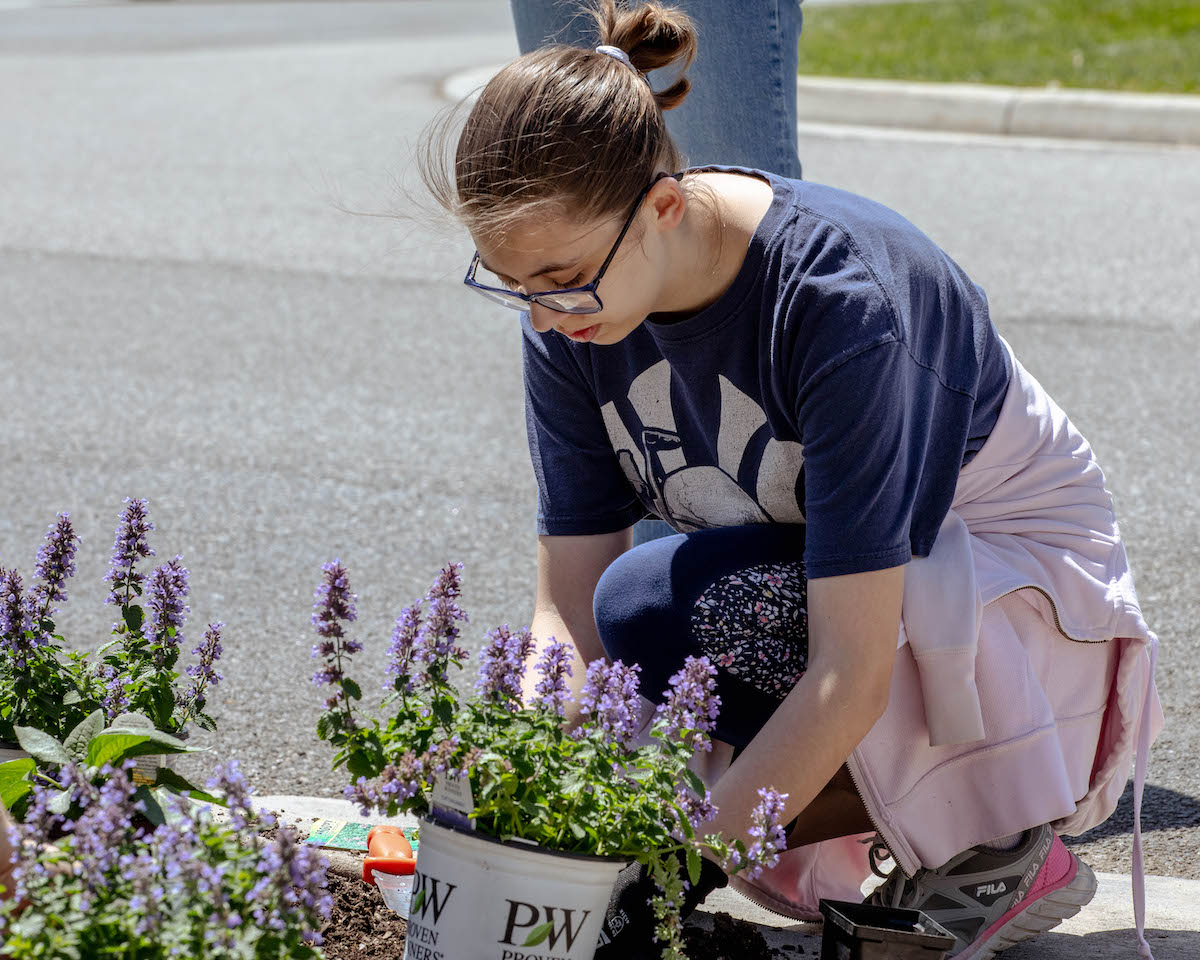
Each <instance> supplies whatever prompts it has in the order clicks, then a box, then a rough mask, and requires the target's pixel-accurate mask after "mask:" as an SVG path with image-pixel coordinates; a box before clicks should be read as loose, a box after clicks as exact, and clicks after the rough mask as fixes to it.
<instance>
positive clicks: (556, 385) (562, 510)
mask: <svg viewBox="0 0 1200 960" xmlns="http://www.w3.org/2000/svg"><path fill="white" fill-rule="evenodd" d="M521 328H522V333H523V335H524V343H523V357H524V360H523V365H524V378H525V428H526V432H527V434H528V438H529V456H530V459H531V460H532V462H533V472H534V475H535V476H536V477H537V485H538V513H537V531H538V534H539V535H550V536H571V535H581V534H596V533H612V532H614V531H617V530H624V529H625V528H626V527H629V526H632V525H633V524H634V523H636V522H637V521H638V520H639V519H640V518H641V517H642V516H644V515H645V512H646V511H645V509H644V508H643V507H642V505H641V503H640V501H639V500H638V498H637V495H636V494H635V493H634V491H633V487H631V486H630V484H629V481H628V480H627V479H626V477H625V474H624V473H623V472H622V470H621V467H620V464H619V463H618V461H617V456H616V454H615V452H614V451H613V448H612V444H611V442H610V441H609V438H608V432H607V430H606V429H605V427H604V420H603V417H602V415H601V413H600V409H599V404H598V403H597V400H596V396H595V393H594V391H593V389H592V388H591V386H590V385H589V384H588V383H587V380H586V378H585V376H584V374H583V371H582V370H581V369H580V368H579V365H578V363H577V362H576V360H575V358H574V357H573V356H572V355H571V354H570V353H569V352H568V351H567V349H566V343H565V342H562V343H559V342H558V341H561V340H562V337H561V336H560V335H559V334H557V333H550V334H547V335H543V334H540V333H538V332H537V331H536V330H534V329H533V327H532V326H531V325H530V323H529V317H528V315H527V314H526V315H523V316H522V324H521Z"/></svg>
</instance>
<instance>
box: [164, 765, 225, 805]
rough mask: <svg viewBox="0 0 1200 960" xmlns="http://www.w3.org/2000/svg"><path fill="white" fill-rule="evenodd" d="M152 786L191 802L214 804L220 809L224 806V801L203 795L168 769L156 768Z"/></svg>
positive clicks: (202, 792) (198, 789)
mask: <svg viewBox="0 0 1200 960" xmlns="http://www.w3.org/2000/svg"><path fill="white" fill-rule="evenodd" d="M154 786H156V787H165V788H166V789H168V790H170V791H172V792H174V793H181V794H183V795H184V796H185V797H190V798H191V799H192V800H199V801H200V802H201V803H216V804H219V805H220V806H222V807H223V806H225V801H224V800H220V799H218V798H217V797H214V796H212V795H211V794H208V793H205V792H204V791H203V790H201V789H200V788H199V787H197V786H196V785H195V784H194V783H192V782H191V781H190V780H188V779H187V778H186V777H182V776H180V775H179V774H178V773H176V772H175V771H174V770H172V769H171V768H170V767H159V768H158V773H157V775H156V776H155V778H154Z"/></svg>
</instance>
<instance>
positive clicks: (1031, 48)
mask: <svg viewBox="0 0 1200 960" xmlns="http://www.w3.org/2000/svg"><path fill="white" fill-rule="evenodd" d="M800 72H801V73H806V74H823V75H830V76H842V77H875V78H880V79H889V80H929V81H940V82H965V83H998V84H1011V85H1015V86H1045V85H1047V84H1050V85H1055V84H1057V85H1061V86H1064V87H1093V88H1097V89H1102V90H1134V91H1143V92H1161V93H1200V0H938V2H932V3H889V4H884V5H880V6H873V5H869V6H850V7H826V6H813V7H809V6H806V7H805V8H804V30H803V33H802V34H801V39H800Z"/></svg>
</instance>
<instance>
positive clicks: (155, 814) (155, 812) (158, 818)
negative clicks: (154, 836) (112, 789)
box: [133, 784, 167, 827]
mask: <svg viewBox="0 0 1200 960" xmlns="http://www.w3.org/2000/svg"><path fill="white" fill-rule="evenodd" d="M133 797H134V799H135V800H140V801H142V804H143V806H145V808H146V809H145V810H144V811H143V812H144V814H145V816H146V819H147V820H149V821H150V822H151V823H152V824H154V825H155V826H156V827H160V826H162V825H163V824H164V823H166V822H167V814H166V811H165V810H163V808H162V804H161V803H159V802H158V797H156V796H155V795H154V794H153V793H152V792H151V790H150V788H149V787H147V786H146V785H145V784H142V785H141V786H140V787H138V788H137V789H136V790H134V791H133Z"/></svg>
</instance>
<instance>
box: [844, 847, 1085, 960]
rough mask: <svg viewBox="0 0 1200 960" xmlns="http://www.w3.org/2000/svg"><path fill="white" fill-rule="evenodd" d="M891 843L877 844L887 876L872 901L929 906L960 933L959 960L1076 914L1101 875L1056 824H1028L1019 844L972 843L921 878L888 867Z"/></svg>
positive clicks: (974, 959) (984, 956)
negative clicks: (1066, 844) (1064, 838)
mask: <svg viewBox="0 0 1200 960" xmlns="http://www.w3.org/2000/svg"><path fill="white" fill-rule="evenodd" d="M885 849H886V848H884V847H883V844H882V843H881V842H877V843H876V844H873V845H872V847H871V866H872V869H875V872H876V873H877V874H879V875H880V876H886V877H887V879H886V880H885V881H884V882H883V884H882V885H881V886H880V887H878V888H877V889H876V890H875V891H874V892H873V893H872V894H871V895H870V896H869V897H868V898H867V901H866V902H867V903H873V904H877V905H880V906H886V907H905V908H908V909H911V910H922V911H924V912H925V913H927V914H928V915H929V916H930V917H931V918H932V919H934V920H936V921H937V922H938V923H940V924H941V925H942V926H943V927H945V928H946V929H947V930H948V931H949V932H950V933H952V934H954V936H955V938H956V940H955V944H954V947H953V948H952V949H951V950H950V953H949V956H952V957H955V958H956V960H988V958H990V957H992V956H994V955H995V954H997V953H999V952H1000V951H1001V950H1004V949H1006V948H1008V947H1011V946H1012V945H1013V944H1015V943H1019V942H1021V941H1022V940H1029V939H1031V938H1033V937H1036V936H1037V935H1038V934H1040V933H1045V932H1046V931H1047V930H1049V929H1050V928H1052V927H1056V926H1058V925H1059V924H1060V923H1061V922H1062V921H1063V920H1065V919H1067V917H1073V916H1075V914H1077V913H1078V912H1079V911H1080V909H1081V908H1082V907H1083V906H1084V905H1085V904H1087V903H1088V902H1089V901H1090V900H1091V899H1092V897H1093V896H1095V895H1096V876H1095V874H1093V873H1092V871H1091V869H1090V868H1089V867H1088V865H1087V864H1086V863H1084V862H1082V861H1081V860H1080V859H1079V858H1078V857H1076V856H1075V855H1074V854H1073V853H1071V851H1069V850H1068V849H1067V848H1066V847H1064V846H1063V842H1062V841H1061V840H1060V839H1059V838H1058V835H1057V834H1055V832H1054V831H1053V830H1051V829H1050V826H1049V824H1043V825H1042V826H1040V827H1035V828H1034V829H1032V830H1029V831H1026V833H1025V837H1024V839H1023V840H1022V841H1021V842H1020V843H1019V844H1018V845H1017V846H1016V848H1015V849H1012V850H1001V851H997V850H989V849H986V848H984V847H972V848H971V849H970V850H967V851H966V852H965V853H960V854H959V855H958V856H956V857H952V858H951V859H950V860H949V861H948V862H946V863H944V864H942V866H940V867H938V868H937V869H934V870H928V869H922V870H918V871H917V874H916V876H914V877H906V876H905V875H904V873H903V872H902V871H901V870H899V869H895V870H892V872H891V873H890V874H886V875H885V874H882V873H880V871H879V870H878V868H877V866H876V861H877V859H878V856H877V855H878V854H879V853H880V852H881V851H882V850H885Z"/></svg>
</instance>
